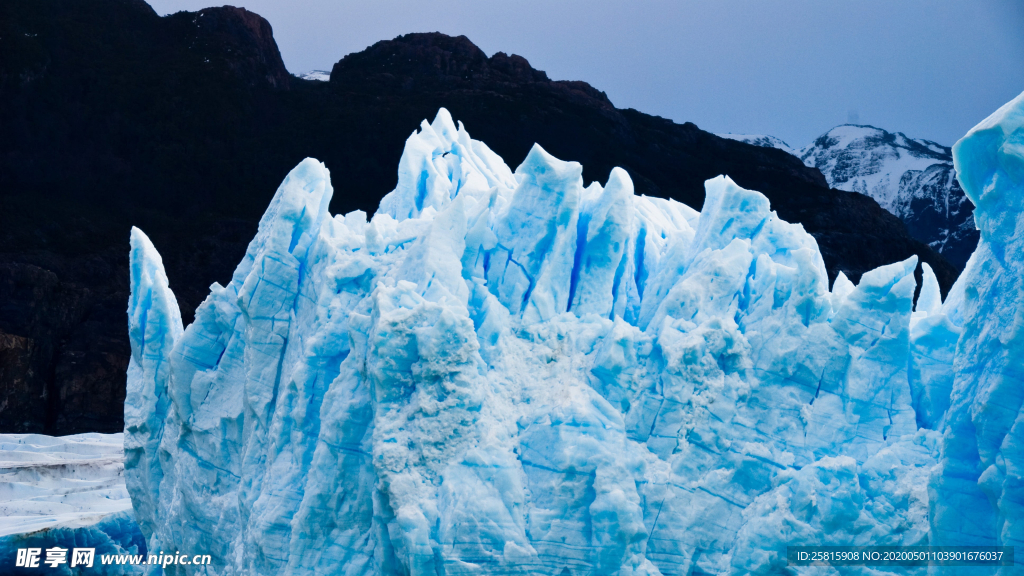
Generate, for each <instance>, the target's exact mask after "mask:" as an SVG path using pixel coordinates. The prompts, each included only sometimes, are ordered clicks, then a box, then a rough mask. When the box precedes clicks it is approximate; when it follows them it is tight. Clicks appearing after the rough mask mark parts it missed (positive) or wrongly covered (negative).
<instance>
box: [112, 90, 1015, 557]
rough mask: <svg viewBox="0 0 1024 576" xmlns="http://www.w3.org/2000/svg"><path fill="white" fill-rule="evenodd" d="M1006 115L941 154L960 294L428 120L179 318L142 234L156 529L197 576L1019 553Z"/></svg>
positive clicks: (289, 193) (144, 396)
mask: <svg viewBox="0 0 1024 576" xmlns="http://www.w3.org/2000/svg"><path fill="white" fill-rule="evenodd" d="M1022 106H1024V104H1022V102H1021V100H1018V101H1016V102H1015V103H1012V104H1011V105H1008V107H1007V108H1005V109H1004V110H1002V111H1001V112H1000V113H998V114H997V115H996V116H993V118H992V119H990V120H989V121H987V124H983V125H982V126H980V127H979V129H976V131H974V132H972V133H971V135H969V136H968V137H967V138H966V139H965V140H964V141H963V142H962V143H961V144H960V145H958V148H957V154H958V156H957V158H958V162H960V163H961V164H962V166H958V168H959V170H960V172H961V174H963V175H965V176H966V178H967V181H968V183H969V186H965V188H967V189H968V191H969V193H970V194H972V199H975V202H978V203H979V206H980V208H979V212H980V213H981V214H982V216H981V217H979V220H978V221H979V224H980V225H981V226H982V238H983V246H982V247H981V248H979V250H978V252H977V253H976V254H975V256H974V258H973V260H972V261H971V264H970V265H969V267H968V270H967V272H965V274H964V276H963V277H962V278H961V280H960V282H959V283H958V284H957V286H956V288H955V289H954V290H953V292H952V293H951V296H950V298H949V299H948V301H947V302H945V303H943V302H942V301H941V299H940V295H939V293H938V285H937V283H936V282H935V278H934V275H932V274H931V273H930V271H928V270H926V271H925V282H926V284H925V285H924V287H923V288H922V295H921V298H920V299H919V301H918V305H917V308H916V310H914V309H913V295H914V290H915V281H914V276H913V273H914V269H915V267H916V266H917V262H916V259H914V258H911V259H909V260H907V261H905V262H897V263H894V264H891V265H888V266H883V267H881V268H878V269H876V270H874V271H871V272H868V273H866V274H864V275H863V277H862V279H861V281H860V284H859V285H853V284H852V283H851V282H850V281H849V280H848V279H846V278H845V276H840V277H839V278H838V279H837V280H836V281H835V283H834V285H833V286H832V289H831V290H830V289H829V285H828V279H827V277H826V274H825V267H824V263H823V262H822V259H821V255H820V253H819V251H818V249H817V245H816V243H815V241H814V239H813V238H812V237H811V236H810V235H808V234H807V233H806V232H805V231H804V230H803V228H802V227H801V226H799V225H794V224H789V223H786V222H783V221H781V220H779V219H778V217H777V216H776V215H775V213H774V212H772V211H771V208H770V206H769V204H768V201H767V199H766V198H765V197H764V196H762V195H761V194H759V193H758V192H754V191H750V190H744V189H742V188H740V187H738V186H737V185H736V184H734V183H733V182H732V181H731V180H730V179H729V178H727V177H718V178H714V179H712V180H709V181H708V182H707V183H706V192H707V197H706V200H705V203H704V207H703V209H702V211H701V212H700V213H698V212H695V211H694V210H692V209H690V208H688V207H686V206H683V205H681V204H679V203H676V202H673V201H670V200H660V199H654V198H647V197H644V196H636V195H635V194H634V193H633V187H632V182H631V181H630V179H629V175H628V174H627V173H626V172H625V171H622V170H619V169H616V170H613V171H612V173H611V174H610V175H609V177H608V179H607V181H606V182H605V184H604V185H602V184H600V183H589V184H586V183H584V182H583V181H582V179H581V173H582V171H581V166H580V165H579V164H577V163H574V162H564V161H561V160H559V159H557V158H554V157H552V156H550V155H549V154H548V153H547V152H545V151H544V150H543V149H541V148H540V147H539V146H535V147H534V148H533V150H531V152H530V153H529V155H528V156H527V158H526V159H525V160H524V162H523V163H522V165H520V166H519V167H518V168H517V169H516V170H515V171H512V170H511V169H509V168H508V167H507V166H505V164H504V163H503V162H502V160H501V158H499V157H498V156H497V155H495V154H494V153H493V152H491V151H490V150H489V149H488V148H487V147H486V146H485V145H484V144H483V143H481V142H478V141H475V140H472V139H471V138H470V137H469V135H468V134H467V133H466V131H465V129H464V128H463V127H462V125H461V124H458V125H456V124H455V123H454V122H453V121H452V118H451V117H450V115H449V114H448V112H447V111H446V110H444V109H442V110H441V111H440V112H439V113H438V115H437V118H436V119H435V120H434V121H433V122H432V123H427V122H424V123H423V125H422V126H421V127H420V129H419V130H418V131H417V132H414V133H413V134H412V136H410V138H409V140H408V141H407V143H406V148H405V152H404V154H403V157H402V159H401V161H400V164H399V171H398V173H399V181H398V185H397V186H396V188H395V190H394V191H393V192H391V193H390V194H389V195H388V196H387V197H385V198H384V199H383V200H382V201H381V206H380V210H378V212H377V214H376V215H375V216H374V217H373V218H372V219H371V220H370V221H367V218H366V215H365V214H363V213H361V212H354V213H351V214H348V215H345V216H332V215H330V214H328V212H327V206H328V203H329V201H330V198H331V195H332V193H333V188H332V185H331V181H330V176H329V174H328V172H327V169H326V168H325V167H324V166H323V165H322V164H320V163H319V162H317V161H315V160H312V159H307V160H304V161H303V162H302V163H300V164H299V165H298V166H297V167H296V168H295V169H294V170H293V171H292V172H291V173H290V174H289V175H288V177H287V178H285V180H284V182H283V183H282V184H281V187H280V188H279V189H278V191H277V194H276V195H275V197H274V199H273V201H272V202H271V204H270V206H269V208H268V209H267V212H266V215H265V216H264V218H263V220H262V221H261V223H260V227H259V232H258V233H257V235H256V237H255V239H254V240H253V241H252V243H251V244H250V245H249V248H248V251H247V253H246V256H245V258H244V259H243V260H242V262H241V263H240V264H239V266H238V268H237V269H236V271H235V274H234V276H233V278H232V280H231V282H230V283H229V284H228V285H227V286H220V285H217V284H214V285H213V286H212V287H211V293H210V296H209V297H208V298H207V300H206V301H205V302H204V303H203V304H202V305H201V306H200V307H199V308H198V309H197V311H196V316H195V322H194V323H193V324H192V325H190V326H189V327H187V328H185V329H183V327H182V324H181V319H180V315H179V314H178V308H177V305H176V303H175V300H174V295H173V293H172V292H171V290H170V288H169V287H168V283H167V278H166V276H165V274H164V272H163V266H162V263H161V261H160V256H159V254H158V253H157V251H156V250H155V249H154V247H153V246H152V244H151V243H150V242H149V240H148V239H147V238H146V236H145V235H144V234H143V233H142V232H141V231H139V230H133V231H132V251H131V261H132V265H131V272H132V275H131V283H132V295H131V300H130V302H129V310H128V315H129V327H130V334H131V339H132V361H131V364H130V367H129V376H128V379H129V388H128V396H127V399H126V401H125V422H126V435H125V448H126V460H125V462H126V477H127V485H128V489H129V492H130V493H131V495H132V499H133V502H134V508H135V511H136V514H137V517H138V521H139V524H140V526H141V528H142V531H143V533H144V534H146V536H147V538H148V539H149V542H148V543H149V546H150V548H151V549H175V550H189V551H190V552H193V553H204V554H211V555H212V556H213V557H214V558H222V559H225V561H226V562H227V565H226V566H219V567H217V568H216V570H213V569H211V571H210V574H261V575H264V574H296V575H298V574H327V573H329V574H352V575H363V574H386V575H392V574H395V575H397V574H449V575H454V574H488V575H491V574H544V575H557V576H573V575H583V574H588V575H589V574H617V575H627V574H635V575H640V574H646V575H657V574H663V575H670V574H678V575H687V574H701V573H710V574H731V573H757V574H778V573H783V572H784V571H785V570H786V569H785V568H784V565H785V547H786V546H787V545H793V544H835V545H841V544H858V545H860V544H905V545H910V544H928V543H933V542H944V543H953V542H956V543H962V542H963V541H964V539H968V538H970V539H973V541H977V542H985V543H1003V544H1006V543H1013V542H1017V541H1018V540H1019V539H1020V537H1021V534H1022V533H1021V520H1020V518H1024V514H1021V509H1020V505H1021V502H1022V500H1024V498H1022V496H1024V490H1022V488H1021V486H1022V483H1021V476H1020V474H1021V469H1022V467H1024V453H1022V452H1021V443H1020V442H1021V440H1020V438H1021V434H1022V432H1021V428H1022V426H1024V424H1022V422H1024V417H1022V416H1021V415H1020V405H1021V397H1022V392H1021V391H1022V390H1024V386H1022V384H1021V374H1022V372H1024V371H1022V370H1021V359H1022V357H1024V351H1022V350H1021V346H1022V342H1024V336H1021V326H1022V325H1024V320H1022V317H1021V314H1024V306H1022V305H1021V304H1022V303H1021V302H1019V299H1020V298H1021V293H1022V286H1021V285H1020V283H1021V279H1022V278H1024V270H1021V265H1022V264H1021V258H1022V256H1021V252H1022V246H1021V244H1020V243H1021V242H1024V240H1021V238H1024V233H1022V229H1024V218H1022V217H1021V216H1020V214H1021V210H1020V208H1021V206H1020V204H1021V202H1022V199H1024V190H1021V179H1022V175H1024V140H1022V139H1021V138H1022V136H1021V134H1024V132H1022V131H1021V130H1020V128H1019V120H1020V117H1021V108H1022ZM1015 123H1016V124H1015ZM1006 206H1009V207H1010V208H1011V209H1009V210H1007V209H1004V207H1006ZM1015 238H1016V239H1015ZM1021 560H1024V559H1019V560H1018V562H1020V561H1021ZM1019 569H1020V565H1019V564H1018V566H1017V567H1016V568H1012V567H1011V568H1005V569H1004V572H1003V573H1004V574H1011V573H1013V572H1011V571H1012V570H1019ZM821 570H822V569H820V568H810V569H808V570H807V573H808V574H810V573H814V574H819V573H822V572H821ZM926 571H927V569H925V568H921V569H917V570H916V572H915V571H914V570H908V569H901V570H900V573H901V574H913V573H917V574H925V573H926ZM876 573H877V572H876V571H871V570H868V569H860V568H850V569H848V570H845V571H844V572H843V574H876Z"/></svg>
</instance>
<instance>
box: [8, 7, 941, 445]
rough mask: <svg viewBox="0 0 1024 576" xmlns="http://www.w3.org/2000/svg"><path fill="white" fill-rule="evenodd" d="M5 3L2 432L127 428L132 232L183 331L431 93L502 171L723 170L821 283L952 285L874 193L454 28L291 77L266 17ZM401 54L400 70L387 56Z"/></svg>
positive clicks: (360, 177) (389, 175)
mask: <svg viewBox="0 0 1024 576" xmlns="http://www.w3.org/2000/svg"><path fill="white" fill-rule="evenodd" d="M0 16H2V17H0V56H2V57H0V123H2V124H3V125H5V126H9V127H10V130H9V131H8V135H9V137H8V138H5V139H3V140H2V141H0V343H2V344H0V358H3V359H4V360H3V367H2V369H0V391H2V392H0V406H4V407H5V409H4V410H3V411H0V430H4V431H11V432H29V431H41V432H47V433H50V434H68V433H74V432H80V431H118V430H120V429H121V427H122V413H121V405H122V403H123V399H124V383H125V376H124V371H125V369H126V367H127V363H128V357H129V354H130V350H129V346H128V339H127V334H126V331H125V317H124V302H125V300H126V298H127V290H128V262H127V254H128V230H129V229H130V227H131V226H138V227H140V228H143V229H145V230H146V231H147V233H148V234H149V236H150V238H151V239H152V240H153V242H154V243H155V245H156V246H157V247H158V248H159V249H160V252H161V254H162V255H163V258H164V263H165V265H166V267H167V273H168V276H169V279H170V282H171V285H172V287H173V288H174V290H175V293H176V294H177V297H178V300H179V304H180V306H181V311H182V316H183V318H184V320H185V321H186V323H188V322H189V321H191V319H192V316H193V314H194V310H195V308H196V306H198V304H199V303H200V302H201V301H202V300H203V298H205V296H206V294H207V292H208V287H209V285H210V283H211V282H213V281H218V282H221V283H222V284H226V283H227V281H228V279H230V277H231V274H232V271H233V269H234V265H235V263H237V262H238V261H239V260H240V258H241V257H242V255H243V254H244V253H245V249H246V246H247V245H248V241H249V239H250V238H251V237H252V236H253V235H254V233H255V231H256V225H257V222H258V221H259V218H260V215H261V214H262V211H263V208H264V207H265V205H266V203H267V202H268V201H269V199H270V197H271V196H272V195H273V193H274V190H275V189H276V188H277V186H278V184H279V183H280V182H281V179H282V178H283V177H284V175H285V174H287V173H288V171H289V170H290V169H291V168H292V167H293V166H295V165H296V163H298V162H299V161H301V160H302V159H303V158H305V157H316V158H319V159H321V160H322V161H324V162H325V163H326V165H327V166H328V168H329V169H331V170H332V173H333V174H334V175H335V179H336V182H338V185H337V187H338V192H337V193H336V194H335V195H334V198H333V200H332V202H331V206H330V209H331V211H332V213H336V214H344V213H348V212H351V211H353V210H363V211H364V212H373V211H374V210H375V209H376V208H377V206H378V203H379V201H380V199H381V198H382V197H383V195H384V194H385V193H387V192H389V191H390V190H391V189H393V188H394V187H395V183H396V180H397V175H396V173H395V170H394V166H395V165H397V161H398V158H399V157H400V155H401V151H402V147H403V144H404V142H405V140H406V138H407V137H408V136H409V134H410V132H411V131H413V130H414V129H415V128H416V126H417V125H419V123H420V121H421V120H422V119H423V118H429V117H433V116H434V114H435V113H436V111H437V110H438V109H439V108H440V107H442V106H444V107H447V108H448V109H449V110H451V112H452V114H453V116H455V117H458V118H460V119H462V120H464V121H465V122H466V123H467V125H471V126H473V131H474V136H475V137H478V138H480V139H482V140H484V141H487V142H488V143H489V145H490V146H491V147H492V148H493V149H494V151H495V152H496V153H498V154H500V155H501V156H502V157H503V158H505V159H507V160H508V162H509V163H510V165H513V166H514V165H516V164H518V163H519V162H521V161H522V159H523V158H525V157H526V154H527V152H528V151H529V150H530V147H531V146H532V145H533V144H534V143H535V142H536V143H540V144H541V145H542V146H543V147H544V148H545V149H546V150H548V151H549V152H550V153H551V154H553V155H555V156H557V157H559V158H563V159H565V160H573V161H578V162H580V163H582V165H583V166H584V168H583V178H584V180H585V181H586V182H591V181H597V180H600V181H601V182H603V181H604V180H605V179H606V178H607V176H608V174H609V172H610V171H611V169H612V168H614V167H616V166H619V167H622V168H624V169H626V170H627V171H628V172H629V174H630V176H631V178H632V179H633V182H634V184H635V187H636V190H637V193H639V194H646V195H649V196H657V197H663V198H673V199H676V200H679V201H681V202H683V203H685V204H688V205H689V206H691V207H693V208H696V209H699V208H700V207H701V205H702V204H703V201H704V182H705V181H706V180H707V179H709V178H713V177H715V176H718V175H719V174H728V175H730V177H732V178H733V180H735V181H736V182H737V183H738V184H739V185H741V186H743V187H745V188H748V189H754V190H758V191H760V192H762V193H764V194H765V196H766V197H768V198H769V200H770V201H771V202H772V208H773V209H774V210H776V211H777V212H778V214H779V216H780V217H782V218H784V219H786V220H787V221H790V222H800V223H802V224H803V226H804V227H805V229H806V230H807V231H808V232H809V233H811V234H812V235H813V236H814V237H815V239H816V241H817V242H818V244H819V246H820V248H821V252H822V254H823V255H824V258H825V263H826V268H827V271H828V275H829V278H830V279H834V278H835V277H836V276H837V275H838V273H839V272H840V271H842V272H844V273H845V274H846V275H847V276H848V277H850V278H852V279H854V280H855V281H856V280H857V279H859V277H860V275H861V274H863V273H864V272H865V271H867V270H870V269H873V268H875V267H877V266H879V265H882V264H888V263H890V262H895V261H900V260H904V259H906V258H907V257H909V256H910V255H913V254H917V255H919V257H920V258H921V259H922V260H923V261H926V262H929V263H930V264H931V266H932V268H933V269H934V270H935V272H936V275H937V277H938V281H939V283H940V285H941V286H942V288H943V291H946V290H948V288H949V286H950V285H951V284H952V282H953V280H954V279H955V278H956V270H955V269H954V268H953V267H952V266H950V265H949V264H948V263H946V262H945V260H944V259H943V258H942V257H941V256H939V255H938V254H936V253H935V252H933V251H932V250H930V249H929V248H928V247H927V246H925V245H923V244H921V243H919V242H917V241H916V240H914V239H913V238H911V237H910V236H909V235H908V234H907V232H906V230H905V229H904V227H903V225H902V224H901V223H900V222H899V220H898V219H896V218H895V217H894V216H892V215H891V214H888V213H887V212H885V211H884V210H883V209H882V208H881V207H879V206H878V204H877V203H876V202H874V201H873V200H871V199H869V198H866V197H864V196H861V195H859V194H854V193H849V192H843V191H838V190H832V189H829V188H828V187H827V183H826V181H825V179H824V177H823V176H822V175H821V173H820V172H819V171H818V170H816V169H813V168H808V167H806V166H804V165H803V163H802V162H800V161H799V160H798V159H796V158H794V157H792V156H790V155H788V154H785V153H784V152H781V151H777V150H772V149H768V148H758V147H755V146H750V145H747V144H743V143H740V142H734V141H731V140H725V139H721V138H718V137H716V136H714V135H712V134H710V133H707V132H704V131H703V130H700V129H699V128H698V127H697V126H695V125H693V124H692V123H683V124H676V123H674V122H672V121H670V120H667V119H664V118H658V117H655V116H649V115H646V114H643V113H641V112H638V111H636V110H631V109H618V108H615V107H614V106H613V105H612V103H611V102H610V101H609V100H608V98H607V96H606V95H604V94H603V93H602V92H600V91H599V90H597V89H595V88H593V87H591V86H590V85H589V84H586V83H584V82H577V81H552V80H550V79H548V78H547V75H546V74H544V73H543V72H541V71H538V70H534V69H533V68H532V67H530V66H529V63H528V61H527V60H526V59H525V58H522V57H518V56H514V55H513V56H507V55H504V54H501V53H499V54H495V55H494V56H491V57H487V56H486V55H485V54H483V52H482V51H480V50H479V48H476V47H475V45H473V44H472V42H470V41H469V40H468V39H466V38H462V39H460V38H457V37H456V38H453V37H447V36H443V35H439V34H421V35H415V34H414V35H406V36H402V37H399V38H397V39H395V40H389V41H382V42H380V43H377V44H375V45H374V46H371V47H370V48H368V49H367V50H366V51H363V52H360V53H356V54H354V55H349V56H346V57H345V58H342V59H340V61H339V62H338V63H337V64H336V65H335V66H334V68H333V69H332V73H331V80H330V81H328V82H321V81H314V80H303V79H301V78H298V77H294V76H292V75H291V74H289V73H288V71H287V69H286V68H285V67H284V65H283V62H282V60H281V59H280V53H279V51H278V49H277V46H276V43H275V42H274V41H273V37H272V28H271V27H270V24H269V23H267V22H266V20H264V19H262V18H261V17H259V16H258V15H255V14H253V13H251V12H248V11H245V10H244V9H238V8H230V7H226V8H210V9H205V10H201V11H199V12H192V13H189V12H180V13H177V14H171V15H168V16H165V17H160V16H158V15H157V14H156V13H155V12H154V11H153V10H152V8H150V7H149V6H148V5H146V4H145V3H144V2H141V0H97V1H95V2H90V3H88V5H86V4H83V3H80V2H74V1H70V0H32V1H28V0H15V1H14V2H9V3H4V4H3V5H2V6H0ZM392 50H394V51H397V52H401V53H402V54H405V55H407V57H412V58H411V62H410V61H409V58H407V59H406V62H405V63H401V62H397V61H394V62H391V63H390V64H389V62H388V54H390V53H391V52H389V51H392ZM463 72H467V74H463ZM918 273H920V271H919V272H918Z"/></svg>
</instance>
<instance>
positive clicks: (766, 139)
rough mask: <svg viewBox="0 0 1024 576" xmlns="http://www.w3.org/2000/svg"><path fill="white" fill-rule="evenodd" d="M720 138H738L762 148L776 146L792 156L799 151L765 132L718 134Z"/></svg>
mask: <svg viewBox="0 0 1024 576" xmlns="http://www.w3.org/2000/svg"><path fill="white" fill-rule="evenodd" d="M718 136H720V137H722V138H728V139H729V140H738V141H740V142H746V143H747V144H753V145H754V146H761V147H762V148H778V149H779V150H783V151H785V152H789V153H790V154H792V155H793V156H799V155H800V153H799V151H797V150H796V149H794V148H793V147H791V146H790V145H789V144H786V143H785V142H783V141H782V140H780V139H779V138H776V137H775V136H769V135H767V134H719V135H718Z"/></svg>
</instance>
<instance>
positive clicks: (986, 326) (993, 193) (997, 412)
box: [929, 94, 1024, 574]
mask: <svg viewBox="0 0 1024 576" xmlns="http://www.w3.org/2000/svg"><path fill="white" fill-rule="evenodd" d="M953 161H954V164H955V166H956V170H957V176H958V178H959V179H960V183H961V185H962V186H963V188H964V191H965V192H966V193H967V196H968V197H969V198H970V199H971V201H972V202H974V205H975V206H976V208H975V210H974V217H975V220H976V222H977V223H978V228H979V230H980V231H981V240H980V242H979V243H978V248H977V250H976V251H975V252H974V254H973V255H972V256H971V259H970V260H969V261H968V263H967V267H966V269H965V270H964V273H963V274H962V275H961V276H960V279H959V280H958V281H957V283H956V284H955V285H954V287H953V289H952V291H951V293H950V298H949V300H950V301H949V302H947V303H946V308H947V309H948V310H949V315H950V316H951V317H952V318H953V319H954V321H955V323H956V324H958V325H960V326H961V327H962V328H961V331H962V334H961V336H960V338H959V340H958V341H957V343H956V347H955V354H954V357H953V370H952V378H951V381H952V382H951V384H952V396H951V402H950V406H949V411H948V414H947V415H946V417H945V419H944V422H943V437H942V454H941V458H940V461H939V466H938V467H937V468H936V470H935V471H934V473H933V474H932V479H931V484H930V486H929V490H930V492H931V493H932V497H933V499H934V501H935V504H934V505H933V506H932V514H931V526H932V532H933V539H934V541H935V542H937V543H940V544H954V543H955V544H988V545H996V544H997V545H1002V546H1016V547H1017V550H1019V551H1024V547H1022V546H1024V409H1022V404H1024V94H1021V95H1020V96H1018V97H1017V98H1016V99H1014V100H1013V101H1011V102H1009V103H1007V104H1006V105H1004V106H1003V107H1002V108H1000V109H999V110H997V111H996V112H995V113H994V114H992V115H991V116H989V117H988V118H987V119H985V121H983V122H982V123H981V124H978V125H977V126H975V127H974V128H973V129H972V130H971V131H970V132H969V133H968V134H967V136H965V137H964V138H963V139H961V140H960V141H959V142H957V143H956V145H955V146H954V147H953ZM1021 556H1024V554H1021ZM1017 562H1018V564H1017V566H1016V567H1015V568H1014V569H1013V570H1017V572H1011V571H1010V570H1011V569H1005V570H1004V573H1005V574H1011V573H1019V571H1020V570H1021V566H1022V565H1024V558H1020V559H1018V560H1017Z"/></svg>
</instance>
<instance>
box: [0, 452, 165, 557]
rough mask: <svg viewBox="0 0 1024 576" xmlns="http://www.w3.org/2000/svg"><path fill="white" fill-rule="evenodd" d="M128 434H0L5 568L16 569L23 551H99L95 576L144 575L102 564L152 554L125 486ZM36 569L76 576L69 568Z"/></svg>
mask: <svg viewBox="0 0 1024 576" xmlns="http://www.w3.org/2000/svg"><path fill="white" fill-rule="evenodd" d="M123 445H124V439H123V437H122V434H98V433H85V434H75V435H72V436H63V437H52V436H44V435H41V434H0V566H3V567H4V568H5V569H14V572H15V573H18V572H25V570H28V569H27V568H26V569H20V568H17V569H15V565H16V562H17V553H18V552H17V551H18V549H20V548H39V549H41V550H45V549H47V548H52V547H54V546H57V547H61V548H64V549H66V550H68V551H69V552H68V556H70V555H71V552H70V551H71V550H72V549H74V548H76V547H77V548H94V549H95V561H94V565H93V567H92V568H91V569H89V573H92V574H141V573H142V571H141V570H138V569H136V568H135V567H133V566H124V565H121V566H113V565H106V566H104V565H102V563H101V560H100V558H101V556H102V555H105V554H113V555H123V554H145V553H146V541H145V538H144V537H143V535H142V533H141V532H140V531H139V527H138V525H137V524H136V522H135V518H134V513H133V512H132V502H131V499H130V497H129V495H128V491H127V490H126V489H125V482H124V465H123V453H122V451H123ZM45 559H46V556H45V553H42V556H41V558H40V563H39V566H38V568H36V569H34V570H33V571H34V572H39V573H42V574H73V573H79V572H80V571H81V570H82V569H77V570H72V569H71V568H69V566H68V564H66V563H65V564H64V565H62V566H55V567H49V566H47V565H45V564H44V563H43V562H42V561H43V560H45Z"/></svg>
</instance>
